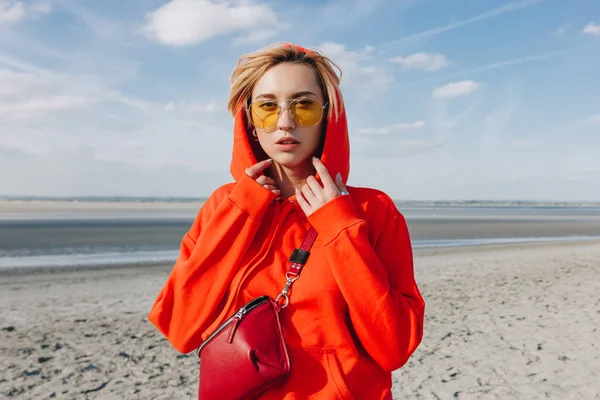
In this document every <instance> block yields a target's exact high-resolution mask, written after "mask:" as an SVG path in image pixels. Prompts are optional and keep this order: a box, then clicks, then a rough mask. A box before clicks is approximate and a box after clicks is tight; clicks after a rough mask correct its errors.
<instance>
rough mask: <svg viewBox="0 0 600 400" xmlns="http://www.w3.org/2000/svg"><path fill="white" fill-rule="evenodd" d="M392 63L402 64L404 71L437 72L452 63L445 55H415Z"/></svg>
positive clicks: (393, 60) (394, 60)
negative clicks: (421, 70)
mask: <svg viewBox="0 0 600 400" xmlns="http://www.w3.org/2000/svg"><path fill="white" fill-rule="evenodd" d="M392 62H394V63H396V64H400V65H402V66H403V67H404V69H423V70H425V71H436V70H438V69H442V68H446V67H447V66H449V65H450V62H449V61H448V60H447V59H446V56H445V55H443V54H427V53H415V54H412V55H410V56H406V57H402V56H398V57H395V58H393V59H392Z"/></svg>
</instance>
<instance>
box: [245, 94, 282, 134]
mask: <svg viewBox="0 0 600 400" xmlns="http://www.w3.org/2000/svg"><path fill="white" fill-rule="evenodd" d="M250 115H251V117H252V124H254V126H255V127H257V128H259V129H264V128H268V127H270V126H273V125H275V123H276V122H277V118H278V117H279V105H278V104H277V103H276V102H274V101H257V102H255V103H252V105H251V107H250Z"/></svg>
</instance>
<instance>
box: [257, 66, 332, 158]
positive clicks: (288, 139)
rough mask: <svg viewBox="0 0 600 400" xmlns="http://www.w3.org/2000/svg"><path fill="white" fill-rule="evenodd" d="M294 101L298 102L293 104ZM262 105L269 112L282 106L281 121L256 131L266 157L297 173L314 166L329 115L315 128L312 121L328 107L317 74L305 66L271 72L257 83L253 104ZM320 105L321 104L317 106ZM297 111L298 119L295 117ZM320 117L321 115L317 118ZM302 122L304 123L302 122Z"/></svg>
mask: <svg viewBox="0 0 600 400" xmlns="http://www.w3.org/2000/svg"><path fill="white" fill-rule="evenodd" d="M290 100H298V101H297V102H295V104H294V103H292V105H290V104H289V101H290ZM256 101H261V107H262V109H261V110H265V112H269V111H272V110H273V109H275V106H276V104H277V103H279V105H280V109H281V111H280V113H279V118H278V119H276V121H275V118H276V116H275V117H274V118H272V119H265V121H267V124H269V125H270V123H271V121H273V122H274V123H273V125H272V126H270V127H265V128H259V127H255V129H256V133H257V136H258V141H259V142H260V145H261V147H262V148H263V150H264V151H265V153H266V154H267V155H268V156H269V157H270V158H272V159H273V161H275V162H276V163H278V164H280V165H282V166H284V167H286V168H289V169H297V168H300V167H305V166H306V165H308V164H311V158H312V156H313V155H314V154H315V152H316V150H317V148H318V147H319V144H320V143H321V132H322V126H323V124H324V123H325V119H326V117H327V116H326V114H325V110H322V116H321V118H320V120H319V121H318V123H316V124H315V125H314V126H303V125H302V124H301V123H300V122H302V121H304V125H311V124H313V123H315V121H311V120H310V117H311V116H313V115H315V110H318V108H320V107H321V105H325V101H324V96H323V92H322V91H321V88H320V87H319V84H318V82H317V75H316V73H315V71H314V70H313V69H312V68H311V67H310V66H308V65H305V64H292V63H282V64H278V65H276V66H274V67H272V68H270V69H269V70H268V71H267V72H266V73H265V74H264V75H263V76H262V78H261V79H260V80H259V81H258V82H257V84H256V85H255V87H254V90H253V92H252V99H251V102H256ZM315 101H318V102H319V103H320V105H319V104H318V103H315ZM292 110H295V111H296V118H294V116H293V115H292ZM317 115H318V114H317ZM299 121H300V122H299Z"/></svg>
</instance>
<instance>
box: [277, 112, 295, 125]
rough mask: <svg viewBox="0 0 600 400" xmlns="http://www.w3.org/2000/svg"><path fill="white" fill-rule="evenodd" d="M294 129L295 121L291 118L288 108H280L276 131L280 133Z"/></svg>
mask: <svg viewBox="0 0 600 400" xmlns="http://www.w3.org/2000/svg"><path fill="white" fill-rule="evenodd" d="M295 127H296V121H295V120H294V117H292V112H291V111H290V109H289V107H282V108H281V112H280V113H279V119H278V120H277V129H279V130H282V131H289V130H292V129H294V128H295Z"/></svg>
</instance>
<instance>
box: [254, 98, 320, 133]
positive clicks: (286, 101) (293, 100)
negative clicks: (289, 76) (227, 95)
mask: <svg viewBox="0 0 600 400" xmlns="http://www.w3.org/2000/svg"><path fill="white" fill-rule="evenodd" d="M302 100H310V101H314V102H316V103H319V105H320V106H321V116H320V117H319V120H318V121H317V122H315V123H314V125H302V124H301V123H299V122H298V121H297V120H296V116H295V115H294V113H292V111H291V109H290V107H291V104H292V103H293V102H298V101H302ZM268 101H272V102H273V103H277V106H278V107H279V115H277V118H276V119H275V122H273V124H271V125H269V126H264V127H262V128H258V127H257V126H256V125H254V121H252V112H251V108H252V105H253V104H254V103H260V102H268ZM281 103H284V104H287V110H288V111H289V112H290V114H291V115H292V118H293V119H294V121H296V123H297V124H298V125H300V126H307V127H310V126H315V125H317V124H318V123H319V122H321V121H322V120H323V115H324V114H325V108H326V107H327V106H328V105H329V101H326V102H325V104H322V103H321V102H320V101H319V100H316V99H308V98H301V99H282V100H272V99H271V100H269V99H265V100H255V101H253V102H250V101H249V100H248V104H247V106H246V116H247V118H248V121H249V122H250V123H251V124H252V126H254V127H256V128H258V129H269V128H272V127H273V126H275V125H276V124H277V122H278V121H279V118H281V113H282V112H283V110H284V108H283V107H282V105H281Z"/></svg>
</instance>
